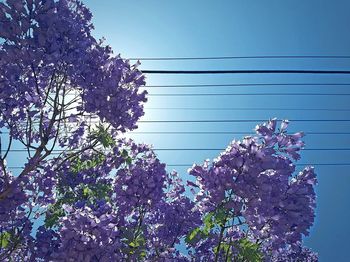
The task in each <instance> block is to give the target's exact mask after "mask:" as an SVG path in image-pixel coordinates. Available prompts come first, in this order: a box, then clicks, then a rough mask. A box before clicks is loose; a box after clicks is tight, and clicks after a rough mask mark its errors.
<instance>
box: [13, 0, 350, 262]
mask: <svg viewBox="0 0 350 262" xmlns="http://www.w3.org/2000/svg"><path fill="white" fill-rule="evenodd" d="M83 2H84V3H85V4H86V5H87V6H88V7H89V8H90V9H91V11H92V13H93V16H94V17H93V22H94V24H95V32H94V34H95V35H96V36H97V37H102V36H104V37H105V38H106V43H108V44H110V45H111V46H112V48H113V50H114V51H115V53H116V54H118V53H121V55H122V57H124V58H132V57H207V56H256V55H350V32H349V23H350V16H349V10H350V1H347V0H332V1H331V0H328V1H324V0H308V1H301V0H284V1H280V0H274V1H273V0H265V1H261V0H253V1H244V0H240V1H237V0H221V1H209V0H208V1H205V0H201V1H199V0H192V1H188V0H177V1H161V0H158V1H154V0H148V1H141V0H135V1H121V0H104V1H96V0H84V1H83ZM141 62H142V65H141V67H140V68H141V69H163V70H165V69H173V70H186V69H188V70H191V69H192V70H206V69H349V67H350V59H293V60H291V59H270V60H268V59H244V60H243V59H241V60H196V61H142V60H141ZM240 83H244V84H249V83H350V77H349V76H340V75H332V76H330V75H197V76H192V75H186V76H184V75H147V85H178V84H180V85H185V84H194V85H196V84H240ZM348 88H349V86H334V85H333V86H332V85H329V86H258V87H256V86H255V87H254V86H249V87H235V88H233V87H207V88H203V87H201V88H198V87H193V88H165V87H163V88H162V87H153V88H152V87H150V88H148V91H149V93H150V94H160V93H162V94H166V93H172V94H175V93H198V92H199V93H230V92H231V93H248V92H253V93H254V92H255V93H257V92H261V93H267V92H289V93H291V92H309V93H310V92H312V93H322V92H323V93H350V92H349V91H347V89H348ZM170 107H191V108H208V107H210V108H215V107H221V108H277V109H278V110H231V111H229V110H167V109H152V108H170ZM286 108H289V109H290V108H293V109H303V108H308V109H316V108H331V109H350V105H349V96H207V97H149V102H148V103H147V105H146V115H145V117H144V118H143V120H200V119H266V120H267V119H269V118H272V117H277V118H283V119H349V112H346V111H306V110H283V109H286ZM256 124H258V123H257V122H253V123H184V124H179V123H173V124H168V123H163V124H150V123H140V125H139V129H138V130H137V132H144V131H185V132H186V131H228V132H251V130H252V129H253V128H254V127H255V125H256ZM349 127H350V123H349V122H327V123H326V122H295V123H293V122H292V123H291V125H290V130H292V131H299V130H303V131H305V132H349ZM132 137H134V138H135V139H136V140H137V141H139V142H141V141H142V142H146V143H151V144H153V145H154V147H155V148H191V147H192V148H225V147H226V146H227V144H228V143H229V142H230V141H231V140H233V139H234V138H236V139H240V138H241V137H242V135H236V134H215V135H213V134H200V135H198V134H197V135H195V134H177V135H175V134H163V135H160V134H153V135H152V134H133V135H132ZM305 142H306V144H307V148H350V138H349V135H311V134H310V135H308V136H307V137H306V138H305ZM218 154H219V151H190V152H181V151H169V152H168V151H160V152H159V154H158V155H159V157H160V159H161V160H162V161H164V162H166V163H168V164H187V163H201V162H202V161H203V160H204V159H207V158H214V157H216V156H217V155H218ZM349 156H350V151H305V152H304V153H303V158H302V160H301V161H300V163H349V162H350V160H349ZM17 159H18V158H17ZM17 159H10V160H9V162H10V165H11V162H12V163H14V164H13V165H15V163H16V162H15V161H17ZM187 168H188V167H179V168H176V169H177V170H178V171H179V172H180V173H181V175H182V176H183V177H184V178H185V179H187V174H186V170H187ZM349 170H350V166H317V167H316V171H317V174H318V180H319V185H318V186H317V193H318V199H317V204H318V207H317V218H316V223H315V225H314V227H313V228H312V230H311V236H310V237H308V238H306V239H305V243H306V245H308V246H309V247H311V248H312V249H313V250H315V251H317V252H318V253H319V255H320V261H339V262H342V261H349V259H348V250H347V248H348V244H349V240H348V236H349V235H350V226H349V224H348V223H349V222H348V221H350V208H349V203H348V199H350V191H349V190H348V185H349V184H350V176H349Z"/></svg>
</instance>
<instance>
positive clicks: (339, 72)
mask: <svg viewBox="0 0 350 262" xmlns="http://www.w3.org/2000/svg"><path fill="white" fill-rule="evenodd" d="M141 72H142V73H145V74H186V75H188V74H191V75H193V74H331V75H334V74H337V75H348V74H350V71H349V70H276V69H262V70H259V69H256V70H252V69H247V70H141Z"/></svg>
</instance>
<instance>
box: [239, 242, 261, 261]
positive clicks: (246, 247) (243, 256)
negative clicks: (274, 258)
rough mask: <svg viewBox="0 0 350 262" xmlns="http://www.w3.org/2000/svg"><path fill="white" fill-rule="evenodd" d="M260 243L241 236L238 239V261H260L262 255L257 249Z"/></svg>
mask: <svg viewBox="0 0 350 262" xmlns="http://www.w3.org/2000/svg"><path fill="white" fill-rule="evenodd" d="M259 248H260V245H259V244H256V243H252V242H250V241H249V240H248V239H246V238H243V239H241V240H240V241H239V250H240V251H239V254H238V261H250V262H261V261H262V260H263V256H262V254H261V252H260V250H259Z"/></svg>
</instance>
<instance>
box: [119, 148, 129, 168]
mask: <svg viewBox="0 0 350 262" xmlns="http://www.w3.org/2000/svg"><path fill="white" fill-rule="evenodd" d="M120 155H121V156H122V157H123V158H124V161H125V162H126V163H127V164H128V165H130V164H131V163H132V158H131V157H130V156H129V153H128V151H127V150H125V149H123V150H122V151H121V153H120Z"/></svg>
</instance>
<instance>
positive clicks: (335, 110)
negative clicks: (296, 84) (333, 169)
mask: <svg viewBox="0 0 350 262" xmlns="http://www.w3.org/2000/svg"><path fill="white" fill-rule="evenodd" d="M145 110H242V111H250V110H254V111H255V110H276V111H332V112H333V111H334V112H343V111H344V112H347V111H350V109H336V108H276V107H275V108H273V107H270V108H269V107H256V108H253V107H231V108H221V107H145Z"/></svg>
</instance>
